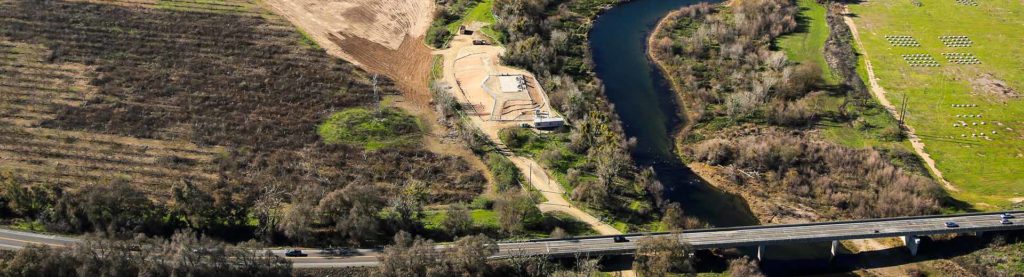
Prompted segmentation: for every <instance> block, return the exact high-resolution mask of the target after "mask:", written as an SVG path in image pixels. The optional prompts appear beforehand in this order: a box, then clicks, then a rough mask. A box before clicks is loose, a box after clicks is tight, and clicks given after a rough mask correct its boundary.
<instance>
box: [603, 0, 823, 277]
mask: <svg viewBox="0 0 1024 277" xmlns="http://www.w3.org/2000/svg"><path fill="white" fill-rule="evenodd" d="M699 2H700V1H699V0H634V1H632V2H629V3H625V4H621V5H618V6H616V7H614V8H612V9H611V10H608V11H607V12H605V13H604V14H603V15H601V16H600V17H599V18H598V20H597V22H596V23H595V25H594V28H593V30H592V31H591V33H590V47H591V49H592V51H593V56H594V62H595V64H596V71H597V74H598V76H599V77H600V78H601V79H602V80H603V82H604V85H605V94H607V96H608V98H609V100H611V102H612V103H613V104H614V105H615V111H616V112H617V113H618V115H619V117H620V120H621V121H622V124H623V127H624V129H625V131H626V135H627V136H629V137H635V138H636V140H637V146H636V148H635V149H634V150H633V157H634V159H635V160H636V161H637V163H638V165H639V166H644V167H647V166H651V167H653V168H654V170H655V172H656V173H657V175H658V179H659V180H660V181H661V182H662V184H663V185H664V186H665V190H666V193H665V197H666V198H667V199H669V200H672V201H675V202H679V203H680V204H681V205H682V206H683V210H684V212H685V213H686V214H688V215H692V216H695V217H697V218H699V219H701V220H703V221H704V222H707V223H709V224H711V225H712V226H716V227H729V226H742V225H753V224H757V223H758V222H757V220H756V218H755V217H754V216H753V213H751V212H750V210H749V208H748V207H747V205H746V204H745V202H744V201H743V200H742V199H741V198H739V197H738V196H735V195H731V194H727V193H724V192H722V191H720V190H717V189H715V188H714V187H712V186H710V185H708V184H707V183H705V182H704V181H703V180H702V179H701V178H700V177H699V176H697V175H696V174H694V173H693V172H692V171H691V170H690V169H689V168H687V167H686V165H685V164H683V163H682V161H681V160H680V159H679V156H678V155H676V153H675V148H674V142H673V141H674V140H673V134H674V131H675V130H676V128H678V127H679V126H680V124H681V123H682V122H681V116H679V115H678V114H680V107H678V105H676V97H675V94H674V92H673V91H672V89H671V87H670V86H669V83H668V81H667V80H665V78H664V76H662V74H661V72H660V71H659V69H658V68H657V66H656V65H655V64H654V63H652V62H651V61H650V59H649V57H648V56H647V45H646V44H647V37H648V36H649V35H650V33H651V31H652V30H653V29H654V27H655V26H656V25H657V23H658V21H659V20H660V19H661V18H662V17H663V16H665V15H666V14H667V13H668V12H670V11H672V10H675V9H678V8H681V7H683V6H686V5H690V4H695V3H699ZM779 248H781V249H773V250H772V251H771V253H772V254H771V256H772V257H773V258H776V259H787V258H789V259H796V260H802V262H796V261H791V262H788V263H784V264H787V266H785V267H790V266H794V265H795V264H803V265H806V264H817V262H811V261H809V260H818V261H819V262H820V258H821V257H823V256H827V255H828V248H827V247H822V246H821V245H813V246H812V245H804V246H797V247H779ZM823 248H824V249H823ZM745 252H749V251H745ZM817 252H822V253H817ZM750 254H753V253H750ZM825 264H828V263H827V262H826V263H825ZM766 269H768V268H766ZM818 270H823V269H821V268H819V269H817V270H814V271H818ZM824 270H825V271H829V270H828V269H824ZM790 273H792V272H790Z"/></svg>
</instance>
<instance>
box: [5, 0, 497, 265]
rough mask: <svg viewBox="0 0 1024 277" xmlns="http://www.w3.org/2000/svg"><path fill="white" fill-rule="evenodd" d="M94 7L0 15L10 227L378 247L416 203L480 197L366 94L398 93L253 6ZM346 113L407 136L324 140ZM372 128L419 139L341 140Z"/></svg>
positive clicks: (21, 5)
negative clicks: (385, 120) (384, 119)
mask: <svg viewBox="0 0 1024 277" xmlns="http://www.w3.org/2000/svg"><path fill="white" fill-rule="evenodd" d="M104 2H105V3H95V2H80V1H68V2H65V1H20V0H19V1H4V2H3V3H0V5H2V8H0V48H3V49H4V51H3V52H2V53H0V55H3V59H2V60H0V72H3V74H0V91H2V92H0V93H2V95H3V96H4V97H0V106H2V107H9V108H10V109H6V108H5V109H4V111H3V112H2V113H0V130H2V131H0V156H3V157H4V159H3V160H2V161H0V172H5V173H4V174H3V175H0V183H3V184H5V185H4V186H3V188H2V189H0V200H2V202H3V204H4V208H3V209H0V212H2V214H3V216H4V218H5V221H8V222H10V221H19V220H20V221H29V222H33V223H40V224H37V225H41V226H43V227H44V228H46V229H49V230H52V231H61V232H71V233H79V232H93V231H96V232H102V233H104V234H108V235H111V236H116V237H122V238H123V237H131V236H133V234H135V233H146V234H150V235H162V236H170V235H171V234H173V233H174V232H175V231H176V230H182V229H187V230H193V231H195V232H199V233H202V234H204V235H208V236H213V237H218V238H221V239H227V240H232V241H239V240H248V239H260V240H263V241H267V242H272V243H292V242H306V243H310V244H314V243H316V244H319V243H323V244H327V243H333V244H335V245H341V244H347V245H379V244H383V243H385V242H387V241H389V240H390V239H391V235H392V234H395V233H396V232H398V231H400V230H405V231H407V232H412V233H420V232H422V229H423V226H422V223H420V221H419V219H420V218H421V217H422V207H423V206H426V205H434V204H448V203H455V202H469V201H471V200H472V199H473V198H474V197H476V196H478V195H479V194H480V193H481V192H482V191H483V188H484V185H485V183H486V179H485V178H484V177H483V175H482V174H481V173H480V172H478V171H475V170H473V169H471V168H470V166H469V164H468V163H467V162H466V161H464V160H463V159H462V158H459V157H454V156H444V155H439V154H435V153H432V152H429V151H427V150H425V149H423V148H422V147H421V146H419V145H418V143H416V142H418V141H419V140H421V139H422V137H421V132H419V130H418V129H417V128H418V126H416V124H414V123H412V119H411V117H410V116H409V115H405V114H404V113H403V112H402V111H400V110H397V109H392V108H385V109H383V110H381V109H378V108H377V107H378V106H379V105H380V103H378V100H379V98H378V97H377V96H376V93H375V92H379V94H383V95H389V94H398V93H400V92H398V91H397V89H396V86H395V85H394V83H393V82H392V81H390V80H388V79H386V78H380V79H379V80H377V78H373V77H372V76H371V74H368V73H367V72H365V71H363V70H361V69H359V68H358V67H356V66H355V65H353V64H350V63H348V62H345V61H343V60H340V59H337V58H333V57H331V56H329V55H328V54H327V53H326V52H325V51H324V50H323V49H321V48H319V47H317V46H316V45H315V44H314V43H312V42H311V41H310V40H309V39H308V38H305V37H304V36H303V35H302V34H301V33H300V32H298V31H296V29H295V27H294V26H292V25H291V24H289V23H288V22H287V21H286V20H284V19H282V18H279V17H276V16H273V15H272V14H270V13H267V12H266V11H265V10H262V9H263V8H262V7H261V6H259V5H255V4H253V3H251V2H249V1H225V2H224V3H219V2H218V3H206V2H202V1H200V2H201V3H199V2H194V1H162V2H161V3H160V4H159V5H157V4H147V3H142V2H137V1H104ZM107 2H109V3H107ZM169 7H178V8H169ZM8 96H10V97H8ZM346 110H360V111H367V112H366V113H365V114H368V116H370V117H372V116H378V117H379V116H382V115H383V116H389V117H394V118H400V119H402V122H400V123H402V124H389V125H387V124H386V125H382V126H376V125H373V123H374V122H375V120H371V119H366V120H362V121H359V122H357V123H359V124H362V125H360V126H359V127H367V128H370V129H367V130H355V131H359V132H361V133H359V132H356V133H353V132H352V131H353V130H338V129H331V128H319V129H322V130H326V131H331V132H326V131H325V132H323V133H322V134H326V135H330V136H335V137H341V138H342V139H325V138H323V137H321V134H318V132H317V131H318V127H321V126H322V124H324V122H326V121H329V120H330V119H331V118H333V117H332V114H337V113H339V112H341V111H346ZM369 110H377V111H379V112H377V113H374V112H370V111H369ZM337 118H339V119H345V118H344V117H337ZM367 122H369V123H367ZM348 123H352V122H340V123H339V124H336V126H329V127H332V128H334V127H337V128H351V127H352V126H349V125H357V124H355V123H352V124H349V125H345V124H348ZM381 129H386V130H381ZM368 131H373V132H375V133H372V134H371V135H374V136H382V135H381V134H402V135H403V136H406V137H404V138H403V140H406V141H411V142H414V143H402V144H396V145H394V146H393V145H390V144H389V145H373V146H372V145H369V144H362V143H351V142H352V141H353V140H351V139H346V138H350V137H353V136H352V134H356V135H365V134H366V132H368ZM378 131H379V132H378ZM355 137H356V138H359V136H355ZM356 141H357V142H358V140H356ZM371 146H372V147H371ZM377 146H382V147H377Z"/></svg>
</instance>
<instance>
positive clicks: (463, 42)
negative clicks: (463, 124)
mask: <svg viewBox="0 0 1024 277" xmlns="http://www.w3.org/2000/svg"><path fill="white" fill-rule="evenodd" d="M464 49H466V50H467V51H469V52H473V53H477V52H479V53H484V52H486V53H491V54H493V55H488V57H487V58H484V59H483V60H485V61H487V62H484V63H465V62H462V63H459V62H457V61H458V60H459V58H460V53H461V55H463V57H464V56H465V54H466V53H465V52H466V51H463V50H464ZM501 52H504V49H501V48H500V47H498V46H487V47H482V46H475V45H473V42H472V38H471V37H470V36H465V35H459V36H456V37H455V38H454V39H453V40H452V42H451V44H450V48H449V49H447V50H439V51H436V52H435V54H437V55H442V56H444V61H445V62H444V76H443V78H442V80H443V81H444V82H446V83H448V84H450V85H452V91H451V92H452V93H453V94H454V96H455V97H456V99H459V101H460V102H463V103H474V104H478V103H479V106H480V107H484V106H487V105H486V103H485V102H487V101H491V100H489V98H488V96H487V94H486V93H484V92H483V91H476V90H478V89H477V88H478V87H472V88H471V87H468V86H474V85H477V86H478V85H479V83H478V82H479V81H478V80H479V79H482V76H486V75H488V74H492V73H516V74H524V75H527V76H531V78H532V74H530V73H529V72H525V71H522V70H521V69H515V68H508V67H505V66H502V65H500V64H497V61H498V58H497V55H499V54H500V53H501ZM457 65H463V67H459V66H457ZM477 75H479V76H477ZM456 76H460V77H461V78H463V79H466V78H468V77H467V76H476V77H478V78H475V79H473V78H469V79H473V80H475V81H466V82H465V83H464V84H463V85H464V86H467V87H466V88H465V89H466V90H464V88H463V87H462V86H460V85H457V84H459V83H460V81H457V80H460V79H459V78H457V77H456ZM467 80H468V79H467ZM485 98H486V99H485ZM486 111H489V109H483V108H481V111H480V112H486ZM488 118H489V116H488V115H476V116H471V117H470V119H471V120H472V121H473V124H474V125H476V126H477V127H479V128H480V130H481V131H482V132H483V133H484V134H485V135H487V137H488V138H489V139H490V140H491V141H492V142H494V143H495V144H497V145H502V143H501V140H500V139H499V138H498V132H499V131H501V129H503V128H509V127H515V126H516V123H515V122H505V121H491V120H488ZM509 159H511V160H512V163H513V164H515V165H516V167H517V168H519V171H521V172H522V173H523V174H525V175H527V178H528V179H529V182H530V184H531V185H532V186H533V187H534V188H535V189H537V190H538V191H540V192H541V194H542V195H543V196H544V199H545V200H546V201H545V202H544V203H540V204H538V205H537V207H538V208H539V209H540V210H541V211H543V212H550V211H559V212H564V213H566V214H569V215H571V216H573V217H574V218H576V219H577V220H579V221H581V222H584V223H586V224H587V225H589V226H590V227H591V228H592V229H594V230H595V231H597V232H598V233H600V234H602V235H613V234H621V233H622V232H620V231H619V230H617V229H615V228H614V227H612V226H611V225H608V224H607V223H604V222H601V220H599V219H597V218H596V217H594V216H593V215H590V214H589V213H587V212H585V211H583V210H582V209H579V208H578V207H576V206H574V205H573V204H572V203H571V202H569V201H568V200H566V199H565V191H564V190H563V189H562V185H560V184H559V183H558V181H556V180H554V179H552V178H550V177H549V176H548V173H547V172H546V171H545V170H544V168H543V167H541V166H540V165H539V164H537V162H536V161H534V160H532V159H530V158H527V157H520V156H515V155H511V156H510V157H509Z"/></svg>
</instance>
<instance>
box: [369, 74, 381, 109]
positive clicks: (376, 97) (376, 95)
mask: <svg viewBox="0 0 1024 277" xmlns="http://www.w3.org/2000/svg"><path fill="white" fill-rule="evenodd" d="M370 83H371V84H373V100H374V101H377V110H376V111H375V112H376V114H377V116H380V102H381V100H380V92H379V91H378V90H377V73H374V74H373V79H371V80H370Z"/></svg>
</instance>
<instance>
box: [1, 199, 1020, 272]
mask: <svg viewBox="0 0 1024 277" xmlns="http://www.w3.org/2000/svg"><path fill="white" fill-rule="evenodd" d="M1000 214H1001V213H973V214H961V215H942V216H919V217H897V218H884V219H870V220H854V221H836V222H822V223H807V224H788V225H764V226H747V227H735V228H716V229H701V230H689V231H683V232H681V233H648V234H628V235H624V236H625V237H626V239H628V240H629V241H627V242H619V243H617V242H615V241H614V237H615V236H593V237H578V238H565V239H542V240H531V241H520V242H503V243H499V244H498V249H499V250H498V253H497V254H496V255H494V256H492V257H491V258H496V259H498V258H510V257H524V256H555V257H587V256H590V257H594V256H598V255H618V254H632V253H634V251H636V247H637V242H638V241H639V240H640V239H643V238H644V237H647V236H670V237H676V238H678V239H680V240H682V241H683V242H686V243H688V244H690V245H692V246H693V248H694V249H712V248H733V247H756V248H757V257H758V259H762V260H763V259H765V258H767V249H768V248H767V246H770V245H782V244H792V243H811V242H832V254H833V255H835V254H837V252H836V251H837V250H838V248H839V241H840V240H853V239H870V238H884V237H899V238H901V239H902V240H903V241H904V242H905V244H906V247H907V248H908V249H909V251H910V253H911V254H917V251H918V246H919V245H920V243H921V239H920V237H922V236H928V235H937V234H976V233H977V232H989V231H1009V230H1022V229H1024V211H1014V212H1010V214H1013V215H1014V216H1015V217H1017V220H1020V222H1015V223H1014V224H1002V223H1000V218H999V215H1000ZM948 221H953V222H956V223H957V224H959V225H960V227H955V228H948V227H946V226H945V224H944V223H945V222H948ZM79 241H80V240H79V239H76V238H69V237H59V236H51V235H41V234H33V233H27V232H20V231H13V230H4V229H0V248H5V249H19V248H22V247H24V246H25V245H27V244H30V243H38V244H47V245H50V246H54V247H66V246H69V245H71V244H74V243H77V242H79ZM436 247H438V248H443V247H444V245H438V246H436ZM306 252H307V253H308V254H309V257H297V258H289V260H291V261H292V262H293V263H294V266H295V267H297V268H317V267H320V268H322V267H351V266H374V265H376V264H377V258H376V257H377V255H378V254H379V252H377V250H370V249H361V250H358V251H357V252H358V253H359V254H358V255H354V256H331V255H328V254H322V253H318V252H319V251H316V250H307V251H306ZM274 253H275V254H278V255H283V250H275V251H274Z"/></svg>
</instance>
